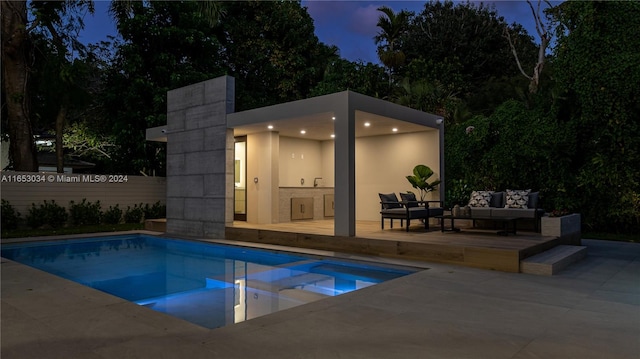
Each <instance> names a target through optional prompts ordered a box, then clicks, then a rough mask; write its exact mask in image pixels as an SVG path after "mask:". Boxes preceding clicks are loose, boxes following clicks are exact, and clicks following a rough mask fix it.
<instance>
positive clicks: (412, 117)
mask: <svg viewBox="0 0 640 359" xmlns="http://www.w3.org/2000/svg"><path fill="white" fill-rule="evenodd" d="M345 109H346V110H349V111H351V110H353V111H355V117H354V118H355V137H366V136H380V135H390V134H394V133H395V134H400V133H412V132H420V131H427V130H430V129H431V130H438V129H439V128H440V126H441V124H442V117H440V116H437V115H433V114H430V113H426V112H422V111H418V110H414V109H411V108H408V107H405V106H401V105H398V104H395V103H392V102H388V101H385V100H381V99H377V98H374V97H370V96H365V95H362V94H359V93H356V92H352V91H343V92H338V93H334V94H329V95H323V96H318V97H312V98H309V99H304V100H298V101H292V102H287V103H283V104H278V105H272V106H266V107H261V108H257V109H252V110H247V111H242V112H236V113H231V114H228V115H227V127H228V128H233V129H234V135H235V136H244V135H248V134H252V133H259V132H265V131H277V132H279V135H280V136H286V137H297V138H306V139H310V140H318V141H323V140H332V135H333V134H335V132H334V131H335V130H334V123H335V121H340V119H339V118H336V116H338V115H337V114H341V113H344V111H345ZM365 123H369V125H368V126H365ZM268 126H272V127H271V128H268ZM394 129H395V131H394ZM303 130H304V131H305V132H304V134H303V133H301V131H303Z"/></svg>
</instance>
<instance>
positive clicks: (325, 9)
mask: <svg viewBox="0 0 640 359" xmlns="http://www.w3.org/2000/svg"><path fill="white" fill-rule="evenodd" d="M425 2H426V1H406V0H386V1H361V0H356V1H335V0H302V6H306V7H307V11H308V12H309V15H311V17H312V18H313V20H314V25H315V29H316V36H318V38H319V39H320V41H321V42H323V43H325V44H328V45H336V46H338V48H339V49H340V55H341V56H342V57H344V58H346V59H347V60H350V61H357V60H362V61H364V62H374V63H379V61H378V58H377V55H376V45H375V43H374V41H373V37H374V36H375V35H376V33H377V32H378V28H377V27H376V23H377V22H378V17H379V16H380V13H379V12H378V11H377V10H376V9H377V8H378V7H380V6H383V5H386V6H388V7H390V8H392V9H393V10H394V11H396V12H398V11H400V10H408V11H414V12H415V13H419V12H420V11H421V10H422V9H423V7H424V4H425ZM474 2H476V3H479V2H478V1H474ZM533 3H534V5H535V4H536V3H537V1H535V0H534V1H533ZM485 4H491V5H495V8H496V10H497V11H498V15H499V16H503V17H504V18H505V20H506V21H507V23H513V22H518V23H520V24H522V25H523V26H524V27H525V29H527V31H528V32H529V34H530V35H532V36H534V38H535V39H537V34H536V32H535V25H534V23H533V16H532V15H531V10H530V9H529V6H528V5H527V3H526V2H525V1H524V0H502V1H485ZM95 5H96V13H95V15H94V16H93V17H87V18H86V19H85V25H86V26H85V31H84V32H83V33H82V34H81V39H82V41H83V42H87V43H95V42H98V41H102V40H107V35H115V34H116V29H115V25H114V24H113V21H112V20H111V19H110V17H109V15H108V14H107V9H108V6H109V1H100V0H98V1H95Z"/></svg>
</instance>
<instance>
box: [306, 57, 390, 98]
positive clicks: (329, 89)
mask: <svg viewBox="0 0 640 359" xmlns="http://www.w3.org/2000/svg"><path fill="white" fill-rule="evenodd" d="M385 82H386V77H385V73H384V69H383V68H382V67H381V66H379V65H376V64H373V63H370V62H368V63H366V64H365V63H363V62H361V61H358V62H351V61H349V60H345V59H342V58H338V56H336V57H335V58H334V60H333V61H330V62H329V64H328V65H327V67H326V69H325V71H324V76H323V78H322V80H321V81H320V82H318V83H317V84H316V85H315V86H314V87H313V88H312V89H311V92H310V93H309V96H320V95H326V94H331V93H335V92H340V91H345V90H351V91H355V92H358V93H361V94H363V95H368V96H371V97H377V98H380V97H381V96H382V94H384V93H386V91H387V85H386V83H385Z"/></svg>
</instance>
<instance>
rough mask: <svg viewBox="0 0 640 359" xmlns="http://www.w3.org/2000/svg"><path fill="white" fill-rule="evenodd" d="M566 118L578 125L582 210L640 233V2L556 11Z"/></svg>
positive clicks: (604, 225) (557, 67) (595, 220)
mask: <svg viewBox="0 0 640 359" xmlns="http://www.w3.org/2000/svg"><path fill="white" fill-rule="evenodd" d="M553 15H554V16H555V20H556V21H557V22H558V27H557V29H556V30H557V45H556V47H555V53H554V55H555V57H556V58H555V60H554V76H555V77H556V79H557V82H556V89H555V93H557V94H558V101H557V102H556V103H555V105H556V107H555V110H556V112H557V117H558V121H559V122H561V123H566V124H567V125H568V126H570V127H572V128H574V129H575V130H576V133H575V142H576V144H577V151H576V156H574V157H573V158H572V160H573V161H574V162H575V163H576V165H575V167H576V173H577V175H576V182H577V187H578V189H579V191H580V193H581V195H580V196H579V197H578V198H579V199H580V203H579V207H580V212H582V213H583V214H584V216H585V217H586V220H585V222H586V223H588V225H589V226H590V227H591V228H594V229H600V230H610V231H627V232H634V231H635V232H638V231H639V230H640V228H639V227H640V181H639V180H638V179H639V178H640V173H639V170H638V163H640V152H639V149H640V127H639V126H638V118H640V98H639V94H640V53H639V52H638V49H639V48H640V3H638V2H626V1H616V2H608V1H607V2H605V1H594V2H573V1H570V2H564V3H562V4H560V5H559V6H557V7H555V8H554V13H553Z"/></svg>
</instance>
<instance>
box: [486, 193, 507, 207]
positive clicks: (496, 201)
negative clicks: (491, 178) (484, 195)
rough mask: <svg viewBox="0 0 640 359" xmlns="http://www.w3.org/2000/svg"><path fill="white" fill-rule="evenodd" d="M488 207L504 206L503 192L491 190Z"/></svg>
mask: <svg viewBox="0 0 640 359" xmlns="http://www.w3.org/2000/svg"><path fill="white" fill-rule="evenodd" d="M489 207H497V208H502V207H504V192H502V191H500V192H493V193H492V194H491V201H490V202H489Z"/></svg>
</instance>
